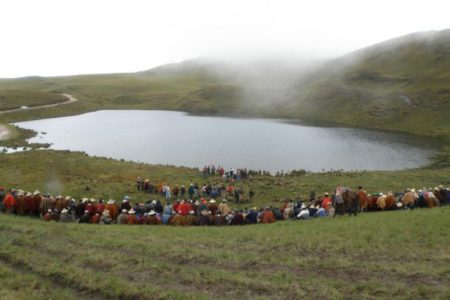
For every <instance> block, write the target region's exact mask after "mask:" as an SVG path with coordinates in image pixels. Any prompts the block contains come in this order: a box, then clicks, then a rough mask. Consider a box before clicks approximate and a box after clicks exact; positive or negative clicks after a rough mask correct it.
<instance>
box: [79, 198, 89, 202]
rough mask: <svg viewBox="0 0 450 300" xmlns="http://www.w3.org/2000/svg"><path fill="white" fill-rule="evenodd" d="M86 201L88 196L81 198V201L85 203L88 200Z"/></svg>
mask: <svg viewBox="0 0 450 300" xmlns="http://www.w3.org/2000/svg"><path fill="white" fill-rule="evenodd" d="M88 201H89V199H88V198H83V199H81V202H83V203H86V202H88Z"/></svg>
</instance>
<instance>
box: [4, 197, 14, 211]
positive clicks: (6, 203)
mask: <svg viewBox="0 0 450 300" xmlns="http://www.w3.org/2000/svg"><path fill="white" fill-rule="evenodd" d="M3 205H4V206H5V207H6V209H7V210H10V209H11V208H13V207H16V206H17V201H16V199H15V198H14V196H13V195H12V194H11V193H8V194H6V196H5V199H3Z"/></svg>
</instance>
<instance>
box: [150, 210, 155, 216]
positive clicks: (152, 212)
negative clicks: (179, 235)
mask: <svg viewBox="0 0 450 300" xmlns="http://www.w3.org/2000/svg"><path fill="white" fill-rule="evenodd" d="M148 215H149V216H153V215H156V212H155V211H154V210H151V211H150V212H149V213H148Z"/></svg>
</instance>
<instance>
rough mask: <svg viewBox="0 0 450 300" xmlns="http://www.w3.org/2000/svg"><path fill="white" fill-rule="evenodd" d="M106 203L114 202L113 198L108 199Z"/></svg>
mask: <svg viewBox="0 0 450 300" xmlns="http://www.w3.org/2000/svg"><path fill="white" fill-rule="evenodd" d="M106 203H108V204H114V200H112V199H109V200H108V202H106Z"/></svg>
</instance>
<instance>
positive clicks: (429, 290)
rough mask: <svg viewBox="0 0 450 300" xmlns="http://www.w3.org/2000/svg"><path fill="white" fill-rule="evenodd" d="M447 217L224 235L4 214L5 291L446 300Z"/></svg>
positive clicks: (6, 294) (449, 270)
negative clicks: (55, 221) (77, 222)
mask: <svg viewBox="0 0 450 300" xmlns="http://www.w3.org/2000/svg"><path fill="white" fill-rule="evenodd" d="M449 214H450V209H449V208H448V207H445V208H436V209H417V210H413V211H396V212H385V213H366V214H362V215H359V216H358V217H356V218H349V217H340V218H336V219H328V218H327V219H315V220H312V221H308V222H298V221H285V222H278V223H275V224H272V225H256V226H244V227H225V228H211V227H208V228H206V227H202V228H198V227H191V228H186V227H184V228H179V227H165V226H158V227H154V226H135V227H132V226H131V227H130V226H120V225H111V226H100V225H81V224H59V223H45V222H43V221H41V220H33V219H29V218H25V217H14V216H7V215H0V238H1V240H2V247H1V248H0V262H1V265H0V268H2V270H4V272H5V273H4V274H3V275H2V276H3V277H4V278H5V277H7V279H5V281H4V280H2V285H1V287H0V295H2V298H11V299H28V297H27V296H26V295H30V294H33V293H34V292H35V291H36V293H35V294H34V295H35V296H34V297H35V298H36V299H43V298H50V297H51V296H54V297H56V296H58V295H64V296H65V297H67V298H69V299H71V298H77V297H78V298H80V297H81V298H88V297H90V298H95V299H155V298H159V299H161V298H173V299H186V298H189V299H217V298H224V299H237V298H256V299H287V298H291V299H299V298H302V297H306V298H322V299H340V298H354V299H373V298H387V297H395V298H401V299H419V298H420V299H423V298H429V299H448V297H449V296H450V285H449V283H450V267H449V266H450V255H449V253H450V235H449V234H448V228H449V226H450V215H449ZM22 273H25V274H27V275H26V276H22V275H21V274H22ZM8 275H9V276H8ZM24 282H25V283H28V282H30V283H31V284H29V285H25V284H23V283H24ZM21 284H22V285H21ZM18 286H21V288H18ZM48 287H53V289H52V290H51V292H49V295H46V293H45V291H46V290H47V289H48Z"/></svg>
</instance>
